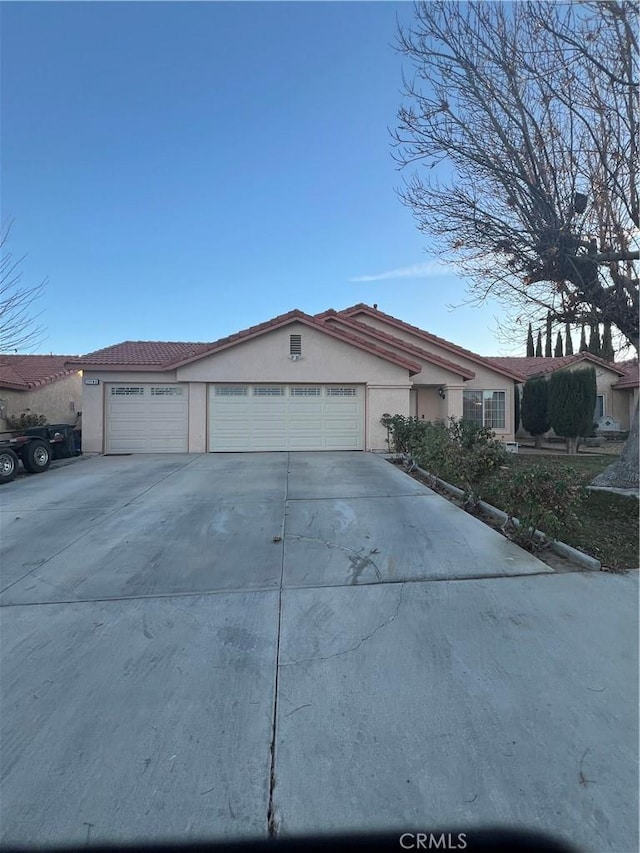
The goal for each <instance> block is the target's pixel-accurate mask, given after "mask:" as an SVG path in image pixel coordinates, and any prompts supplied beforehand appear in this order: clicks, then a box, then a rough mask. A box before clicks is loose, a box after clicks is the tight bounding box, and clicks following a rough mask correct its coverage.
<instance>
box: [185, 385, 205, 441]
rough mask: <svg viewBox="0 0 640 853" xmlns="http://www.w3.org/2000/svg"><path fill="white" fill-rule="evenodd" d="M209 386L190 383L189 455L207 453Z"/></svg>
mask: <svg viewBox="0 0 640 853" xmlns="http://www.w3.org/2000/svg"><path fill="white" fill-rule="evenodd" d="M207 417H208V415H207V386H206V384H205V383H204V382H190V383H189V453H206V452H207Z"/></svg>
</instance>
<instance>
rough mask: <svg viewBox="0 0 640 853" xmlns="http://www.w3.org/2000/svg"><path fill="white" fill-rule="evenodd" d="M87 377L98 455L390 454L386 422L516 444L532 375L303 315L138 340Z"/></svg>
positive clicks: (372, 327) (403, 329)
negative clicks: (478, 430)
mask: <svg viewBox="0 0 640 853" xmlns="http://www.w3.org/2000/svg"><path fill="white" fill-rule="evenodd" d="M67 366H68V367H69V368H74V369H76V370H78V369H82V370H83V372H84V385H83V403H82V412H83V436H82V438H83V449H84V450H85V451H86V452H97V453H136V452H138V453H154V452H169V453H170V452H190V453H204V452H207V451H248V450H258V451H259V450H386V449H387V444H386V438H387V433H386V430H385V429H384V428H383V427H382V425H381V423H380V419H381V417H382V415H383V414H385V413H390V414H404V415H414V416H417V417H419V418H424V419H425V420H432V419H434V418H447V417H449V416H453V415H455V416H457V417H461V416H463V415H464V416H465V417H467V418H470V419H472V420H474V421H475V422H476V423H478V424H483V425H485V426H488V427H491V428H492V429H494V430H495V432H496V433H497V434H498V435H499V436H500V437H502V438H504V439H505V440H512V439H513V437H514V436H513V430H514V424H513V412H514V387H515V384H516V383H521V382H523V381H524V377H523V375H522V374H520V373H518V372H517V371H514V370H512V369H511V368H509V367H506V366H504V365H501V364H499V363H498V362H497V361H496V360H492V359H487V358H483V357H481V356H479V355H476V354H475V353H472V352H470V351H468V350H466V349H463V348H461V347H458V346H456V345H455V344H452V343H450V342H449V341H445V340H443V339H442V338H438V337H436V336H435V335H431V334H429V333H428V332H425V331H423V330H422V329H418V328H417V327H415V326H411V325H409V324H407V323H404V322H402V321H401V320H398V319H396V318H395V317H391V316H389V315H388V314H384V313H382V312H381V311H378V310H377V309H376V308H371V307H370V306H368V305H363V304H359V305H355V306H353V307H351V308H348V309H346V310H344V311H339V312H338V311H333V310H332V311H326V312H323V313H322V314H319V315H317V316H315V317H314V316H311V315H309V314H305V313H303V312H302V311H291V312H289V313H288V314H283V315H281V316H279V317H275V318H274V319H272V320H269V321H267V322H266V323H262V324H260V325H258V326H254V327H252V328H250V329H246V330H244V331H242V332H238V333H237V334H234V335H230V336H229V337H227V338H223V339H221V340H219V341H216V342H214V343H176V342H161V341H127V342H124V343H121V344H116V345H114V346H111V347H107V348H105V349H102V350H98V351H97V352H93V353H89V354H88V355H85V356H82V357H80V358H75V359H69V361H68V363H67Z"/></svg>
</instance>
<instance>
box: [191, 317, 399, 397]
mask: <svg viewBox="0 0 640 853" xmlns="http://www.w3.org/2000/svg"><path fill="white" fill-rule="evenodd" d="M292 334H299V335H301V336H302V358H301V359H300V360H299V361H292V360H291V359H290V358H289V335H292ZM408 376H409V373H408V370H407V368H404V367H401V366H400V365H395V364H393V363H391V362H388V361H386V360H384V359H382V358H379V357H378V356H375V355H372V354H371V353H368V352H366V351H364V350H361V349H357V348H356V347H353V346H351V345H350V344H347V343H344V342H343V341H339V340H336V339H334V338H331V337H330V336H329V335H326V334H323V333H322V332H321V331H319V330H317V329H312V328H310V327H309V326H305V325H304V324H303V323H292V324H290V325H288V326H284V327H282V328H280V329H275V330H274V331H273V332H268V333H266V334H263V335H260V336H259V337H257V338H253V339H251V340H249V341H245V342H244V343H240V344H237V345H236V346H234V347H231V348H229V349H226V350H222V351H221V352H218V353H216V354H214V355H211V356H209V357H207V358H203V359H200V360H199V361H196V362H193V363H192V364H188V365H185V366H184V367H179V368H178V369H177V379H178V381H179V382H185V381H188V382H196V381H199V382H286V383H290V382H302V383H304V382H349V383H368V382H370V383H374V384H389V385H395V384H398V383H400V384H403V385H404V384H406V383H407V381H408Z"/></svg>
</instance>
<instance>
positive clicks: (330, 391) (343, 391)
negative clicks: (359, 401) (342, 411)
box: [327, 388, 357, 397]
mask: <svg viewBox="0 0 640 853" xmlns="http://www.w3.org/2000/svg"><path fill="white" fill-rule="evenodd" d="M356 393H357V392H356V389H355V388H327V397H355V396H356Z"/></svg>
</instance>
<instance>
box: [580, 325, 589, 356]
mask: <svg viewBox="0 0 640 853" xmlns="http://www.w3.org/2000/svg"><path fill="white" fill-rule="evenodd" d="M578 352H589V347H588V346H587V336H586V335H585V333H584V326H582V331H581V333H580V349H579V350H578Z"/></svg>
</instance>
